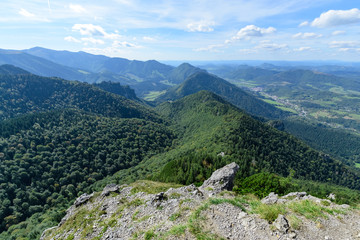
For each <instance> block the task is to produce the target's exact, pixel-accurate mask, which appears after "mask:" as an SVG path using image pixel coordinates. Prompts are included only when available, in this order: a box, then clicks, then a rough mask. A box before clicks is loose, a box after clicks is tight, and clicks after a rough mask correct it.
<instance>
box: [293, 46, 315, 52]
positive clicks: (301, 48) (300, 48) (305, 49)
mask: <svg viewBox="0 0 360 240" xmlns="http://www.w3.org/2000/svg"><path fill="white" fill-rule="evenodd" d="M311 50H313V49H312V48H311V47H299V48H295V49H294V51H295V52H304V51H311Z"/></svg>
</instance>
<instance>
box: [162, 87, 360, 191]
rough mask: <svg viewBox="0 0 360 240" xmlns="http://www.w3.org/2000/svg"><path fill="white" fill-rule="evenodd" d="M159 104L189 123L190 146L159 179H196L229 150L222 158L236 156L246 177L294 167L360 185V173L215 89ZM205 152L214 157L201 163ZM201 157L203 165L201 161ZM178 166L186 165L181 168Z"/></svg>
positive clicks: (314, 176)
mask: <svg viewBox="0 0 360 240" xmlns="http://www.w3.org/2000/svg"><path fill="white" fill-rule="evenodd" d="M159 110H160V111H161V112H162V113H163V114H164V115H165V116H168V117H169V118H171V119H173V120H174V121H175V122H176V123H177V124H178V125H180V129H185V132H184V139H186V144H184V146H186V147H183V149H182V150H179V152H178V153H181V154H179V155H178V156H177V157H173V159H174V160H172V161H171V162H170V163H168V165H167V166H165V168H164V169H163V171H162V172H161V173H160V175H159V176H157V177H156V179H159V180H162V181H173V182H179V181H180V180H181V181H185V182H181V181H180V183H186V181H187V180H188V179H187V177H190V178H191V177H195V179H196V176H197V175H198V174H200V172H197V170H196V169H200V168H201V167H200V166H202V167H206V166H211V162H213V163H214V162H217V161H219V160H214V156H216V154H218V153H220V152H224V154H225V157H224V158H223V160H222V161H223V162H224V163H225V162H228V161H235V162H237V163H238V164H239V165H240V172H241V176H244V177H245V176H248V175H250V174H252V173H256V172H260V171H269V172H274V173H278V174H280V175H282V176H288V175H289V174H290V172H291V171H295V177H296V178H304V179H308V180H315V181H322V182H332V183H335V184H340V185H344V186H348V187H351V188H356V189H360V178H359V175H358V173H355V172H353V171H352V170H350V169H349V168H348V167H346V166H345V165H344V164H342V163H340V162H339V161H336V160H334V159H332V158H330V157H328V156H326V155H324V154H321V153H319V152H316V151H315V150H313V149H311V148H310V147H308V146H307V145H305V144H304V143H302V142H301V141H299V140H297V139H296V138H294V137H292V136H291V135H289V134H287V133H284V132H280V131H278V130H276V129H274V128H272V127H270V126H267V125H265V124H263V123H261V122H259V121H257V120H254V119H252V118H251V117H249V116H248V115H246V114H245V113H244V112H242V111H240V110H238V109H237V108H236V107H234V106H232V105H230V104H228V103H227V102H225V101H224V100H223V99H221V98H220V97H218V96H216V95H214V94H212V93H209V92H205V91H201V92H199V93H197V94H193V95H190V96H187V97H184V98H183V99H180V100H178V101H175V102H173V103H165V104H163V105H161V106H159ZM186 150H187V151H186ZM202 152H203V153H206V154H210V156H209V161H210V162H209V161H208V163H201V159H206V158H204V156H203V154H202ZM197 153H199V155H197ZM174 155H176V153H174V154H172V156H174ZM196 159H197V160H199V162H200V165H197V163H196V161H197V160H196ZM211 159H213V160H212V161H211ZM179 161H180V162H182V163H183V164H179ZM192 164H194V169H193V170H191V165H192ZM202 164H204V165H205V166H204V165H202ZM208 164H209V165H208ZM178 166H183V167H184V169H182V170H180V169H179V168H178ZM186 166H188V167H186ZM200 180H201V177H200V178H199V179H198V181H200Z"/></svg>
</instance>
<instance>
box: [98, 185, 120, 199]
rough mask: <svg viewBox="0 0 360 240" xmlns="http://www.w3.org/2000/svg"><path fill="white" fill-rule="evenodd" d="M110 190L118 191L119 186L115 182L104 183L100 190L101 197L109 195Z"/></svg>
mask: <svg viewBox="0 0 360 240" xmlns="http://www.w3.org/2000/svg"><path fill="white" fill-rule="evenodd" d="M112 192H115V193H120V186H119V185H116V184H108V185H106V187H105V188H104V189H103V191H102V192H101V196H102V197H106V196H109V195H110V193H112Z"/></svg>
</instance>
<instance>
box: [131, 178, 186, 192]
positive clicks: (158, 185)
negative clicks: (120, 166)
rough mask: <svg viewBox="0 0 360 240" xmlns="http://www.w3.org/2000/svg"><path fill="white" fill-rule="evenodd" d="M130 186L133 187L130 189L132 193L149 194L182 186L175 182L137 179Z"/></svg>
mask: <svg viewBox="0 0 360 240" xmlns="http://www.w3.org/2000/svg"><path fill="white" fill-rule="evenodd" d="M130 186H132V187H133V189H131V192H132V193H137V192H145V193H149V194H155V193H159V192H165V191H167V190H168V189H169V188H179V187H182V186H183V185H180V184H175V183H162V182H154V181H148V180H139V181H136V182H134V183H132V184H130Z"/></svg>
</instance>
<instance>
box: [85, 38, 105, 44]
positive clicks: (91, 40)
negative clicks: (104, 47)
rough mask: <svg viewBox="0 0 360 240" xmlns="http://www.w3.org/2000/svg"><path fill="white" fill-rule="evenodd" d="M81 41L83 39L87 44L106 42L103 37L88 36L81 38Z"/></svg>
mask: <svg viewBox="0 0 360 240" xmlns="http://www.w3.org/2000/svg"><path fill="white" fill-rule="evenodd" d="M81 41H83V42H84V43H85V44H87V43H92V44H104V43H105V42H104V41H103V40H101V39H96V38H93V37H88V38H81Z"/></svg>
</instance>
